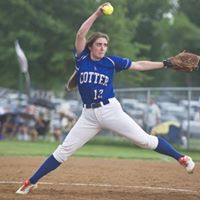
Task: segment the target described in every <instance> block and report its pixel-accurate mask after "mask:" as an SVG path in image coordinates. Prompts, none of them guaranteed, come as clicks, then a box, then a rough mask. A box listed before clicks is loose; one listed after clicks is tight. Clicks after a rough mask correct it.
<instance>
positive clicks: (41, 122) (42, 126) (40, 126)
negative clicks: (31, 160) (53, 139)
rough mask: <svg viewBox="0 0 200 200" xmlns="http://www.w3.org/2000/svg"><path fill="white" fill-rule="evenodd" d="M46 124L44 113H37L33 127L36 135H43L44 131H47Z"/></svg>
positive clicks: (47, 123)
mask: <svg viewBox="0 0 200 200" xmlns="http://www.w3.org/2000/svg"><path fill="white" fill-rule="evenodd" d="M48 125H49V122H48V121H47V120H45V118H44V114H43V113H39V116H38V117H37V118H36V124H35V129H36V131H37V132H38V136H42V137H45V135H46V133H47V132H48Z"/></svg>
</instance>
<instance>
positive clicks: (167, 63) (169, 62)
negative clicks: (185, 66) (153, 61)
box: [162, 59, 172, 68]
mask: <svg viewBox="0 0 200 200" xmlns="http://www.w3.org/2000/svg"><path fill="white" fill-rule="evenodd" d="M162 63H163V67H164V68H172V63H171V61H170V60H169V59H165V60H163V61H162Z"/></svg>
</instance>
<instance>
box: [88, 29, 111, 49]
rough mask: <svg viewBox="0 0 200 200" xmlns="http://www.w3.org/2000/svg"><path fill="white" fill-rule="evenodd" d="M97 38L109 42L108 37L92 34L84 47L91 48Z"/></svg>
mask: <svg viewBox="0 0 200 200" xmlns="http://www.w3.org/2000/svg"><path fill="white" fill-rule="evenodd" d="M98 38H105V39H106V40H107V42H109V40H110V39H109V36H108V35H107V34H105V33H101V32H94V33H93V34H92V35H91V36H90V37H89V38H88V39H87V43H86V47H87V48H88V47H91V46H92V45H93V43H94V42H95V41H96V40H97V39H98Z"/></svg>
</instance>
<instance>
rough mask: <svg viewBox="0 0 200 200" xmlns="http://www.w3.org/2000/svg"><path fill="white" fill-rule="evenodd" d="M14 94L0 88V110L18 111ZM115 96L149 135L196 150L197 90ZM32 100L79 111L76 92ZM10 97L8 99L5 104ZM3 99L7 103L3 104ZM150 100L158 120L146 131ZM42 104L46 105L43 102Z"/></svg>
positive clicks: (199, 135) (199, 139) (128, 91)
mask: <svg viewBox="0 0 200 200" xmlns="http://www.w3.org/2000/svg"><path fill="white" fill-rule="evenodd" d="M16 92H17V91H10V90H7V89H3V88H1V90H0V103H1V107H2V106H4V105H6V106H9V108H11V105H12V106H13V104H15V105H14V107H16V106H17V107H18V103H15V101H14V99H13V98H14V97H13V95H14V94H15V95H16ZM115 92H116V97H117V99H118V100H119V101H120V102H121V105H122V107H123V109H124V110H125V112H127V113H128V114H129V115H130V116H131V117H132V118H133V119H134V120H135V121H136V122H137V123H138V124H139V125H140V126H141V127H142V128H144V129H145V130H146V131H147V132H148V133H149V134H154V135H162V136H163V137H165V138H166V139H167V140H169V141H170V143H175V144H178V145H182V146H183V147H184V148H187V149H200V88H178V87H177V88H174V87H173V88H166V87H165V88H125V89H116V90H115ZM11 94H12V95H11ZM85 95H87V94H85ZM32 96H33V97H39V100H40V101H41V100H43V101H42V104H41V102H39V103H40V104H39V105H41V106H46V107H47V108H48V109H50V108H49V105H52V104H53V105H56V106H57V105H59V104H65V105H67V104H68V106H67V108H70V109H71V111H72V112H73V113H75V114H76V116H77V117H78V116H79V115H80V113H81V110H82V102H81V100H80V96H79V94H78V92H77V91H74V92H62V93H59V94H54V93H53V92H52V91H48V92H45V91H44V92H40V91H34V92H33V94H32ZM11 97H12V99H11V100H9V98H11ZM20 97H21V98H20V101H21V99H22V100H23V101H21V104H22V105H21V106H22V107H24V106H25V105H26V104H27V103H28V104H30V103H34V104H36V102H32V101H30V100H29V101H28V100H27V99H26V98H22V97H24V95H23V96H22V95H20ZM6 98H7V100H9V101H7V102H5V100H6ZM152 98H153V99H154V100H155V103H156V105H157V106H158V109H159V111H160V116H159V119H158V121H157V122H156V124H153V126H152V127H151V129H147V128H149V127H147V126H146V125H145V120H146V121H147V122H148V121H149V122H150V121H153V118H154V117H155V116H154V115H153V112H154V111H155V110H154V109H153V110H152V109H151V105H150V104H149V102H150V100H151V99H152ZM44 100H45V101H44ZM46 100H48V101H47V102H46ZM37 103H38V102H37ZM23 104H25V105H23ZM43 104H45V105H43ZM47 105H48V106H47ZM51 110H52V109H51ZM51 112H52V116H54V117H52V116H51V118H50V121H55V119H54V118H55V116H57V115H56V109H55V110H52V111H51ZM149 112H150V115H149V116H148V117H147V118H146V117H145V116H146V115H147V113H149ZM154 114H155V113H154ZM1 116H2V115H1ZM56 119H57V118H56ZM154 121H155V120H154ZM102 133H103V134H102V135H105V134H104V133H106V135H109V136H113V139H114V140H115V139H116V137H114V135H115V134H114V133H111V132H109V133H110V134H108V131H107V130H105V131H102Z"/></svg>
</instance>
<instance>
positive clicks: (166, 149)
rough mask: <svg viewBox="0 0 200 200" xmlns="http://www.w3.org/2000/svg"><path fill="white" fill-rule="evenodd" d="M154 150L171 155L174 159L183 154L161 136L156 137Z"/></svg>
mask: <svg viewBox="0 0 200 200" xmlns="http://www.w3.org/2000/svg"><path fill="white" fill-rule="evenodd" d="M155 151H157V152H158V153H162V154H165V155H168V156H171V157H173V158H175V159H176V160H178V159H179V158H180V157H182V156H183V155H182V154H180V153H179V152H178V151H176V149H175V148H174V147H173V146H172V145H170V144H169V143H168V142H167V141H166V140H164V139H163V138H161V137H158V146H157V147H156V149H155Z"/></svg>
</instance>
